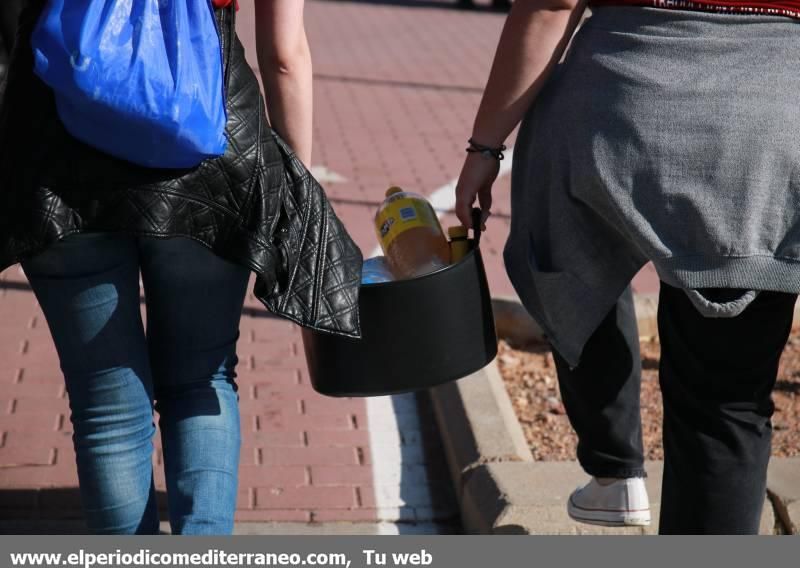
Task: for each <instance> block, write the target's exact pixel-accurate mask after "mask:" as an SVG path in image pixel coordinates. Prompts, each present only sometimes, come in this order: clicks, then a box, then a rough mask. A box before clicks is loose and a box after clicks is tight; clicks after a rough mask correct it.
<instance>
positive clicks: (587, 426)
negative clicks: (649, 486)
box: [553, 288, 645, 477]
mask: <svg viewBox="0 0 800 568" xmlns="http://www.w3.org/2000/svg"><path fill="white" fill-rule="evenodd" d="M553 358H554V359H555V363H556V370H557V371H558V382H559V387H560V388H561V398H562V400H563V401H564V408H565V409H566V411H567V415H568V416H569V420H570V422H571V423H572V427H573V428H574V429H575V432H576V433H577V434H578V461H579V462H580V464H581V467H583V469H584V470H585V471H586V473H588V474H589V475H594V476H596V477H644V475H645V471H644V451H643V448H642V421H641V415H640V412H639V410H640V407H639V393H640V385H641V377H642V366H641V358H640V355H639V330H638V329H637V327H636V313H635V312H634V307H633V294H632V293H631V290H630V288H629V289H628V290H626V291H625V293H624V294H623V295H622V297H621V298H620V299H619V301H618V302H617V305H616V306H615V307H614V309H613V310H611V313H609V314H608V316H606V318H605V319H604V320H603V322H602V323H601V324H600V327H599V328H598V329H597V331H596V332H595V333H594V335H592V337H591V338H590V339H589V341H588V342H587V343H586V346H585V347H584V350H583V355H582V356H581V362H580V365H578V366H577V367H576V368H574V369H570V368H569V365H568V364H567V362H566V361H564V359H563V358H562V357H561V356H560V355H559V354H558V353H556V352H555V351H554V352H553Z"/></svg>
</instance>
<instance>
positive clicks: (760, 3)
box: [589, 0, 800, 19]
mask: <svg viewBox="0 0 800 568" xmlns="http://www.w3.org/2000/svg"><path fill="white" fill-rule="evenodd" d="M589 5H590V6H623V5H624V6H650V7H651V8H672V9H675V10H700V11H705V12H731V13H735V14H769V15H772V16H789V17H790V18H798V19H800V0H589Z"/></svg>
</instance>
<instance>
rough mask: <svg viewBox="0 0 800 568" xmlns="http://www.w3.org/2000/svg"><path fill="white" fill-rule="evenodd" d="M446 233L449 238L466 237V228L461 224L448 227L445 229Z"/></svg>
mask: <svg viewBox="0 0 800 568" xmlns="http://www.w3.org/2000/svg"><path fill="white" fill-rule="evenodd" d="M447 234H448V235H449V237H450V238H451V239H466V238H467V228H466V227H464V226H462V225H457V226H455V227H450V228H449V229H447Z"/></svg>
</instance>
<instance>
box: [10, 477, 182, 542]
mask: <svg viewBox="0 0 800 568" xmlns="http://www.w3.org/2000/svg"><path fill="white" fill-rule="evenodd" d="M156 497H157V499H158V510H159V517H160V519H161V521H167V520H168V516H167V494H166V493H165V492H163V491H157V492H156ZM80 503H81V496H80V492H79V490H78V488H77V487H56V488H44V489H0V534H5V535H8V534H19V535H24V534H31V535H39V534H41V535H45V534H50V535H56V534H88V531H87V529H86V524H85V523H84V521H83V512H82V511H81V505H80Z"/></svg>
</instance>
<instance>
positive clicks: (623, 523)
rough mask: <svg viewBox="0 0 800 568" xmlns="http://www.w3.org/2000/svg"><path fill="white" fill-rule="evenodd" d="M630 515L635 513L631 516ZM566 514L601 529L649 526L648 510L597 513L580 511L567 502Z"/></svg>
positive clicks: (594, 511) (570, 501)
mask: <svg viewBox="0 0 800 568" xmlns="http://www.w3.org/2000/svg"><path fill="white" fill-rule="evenodd" d="M632 513H635V515H634V514H632ZM567 514H568V515H569V517H570V518H571V519H572V520H574V521H578V522H579V523H586V524H589V525H599V526H602V527H646V526H649V525H650V510H649V509H648V510H646V511H626V512H621V511H598V510H593V509H582V508H581V507H578V506H577V505H575V503H573V502H572V498H571V497H570V499H569V501H568V502H567Z"/></svg>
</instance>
